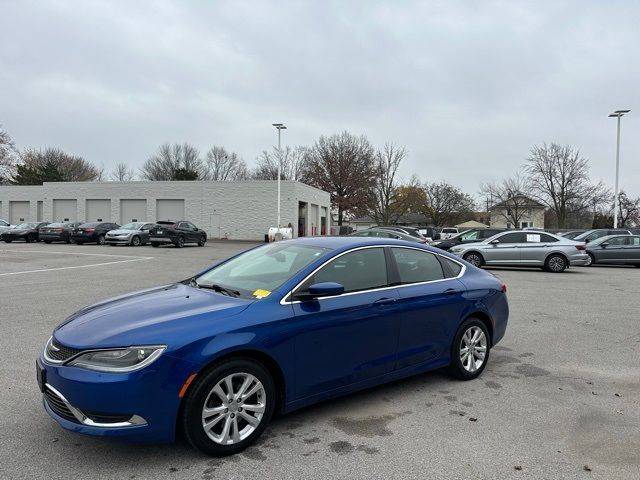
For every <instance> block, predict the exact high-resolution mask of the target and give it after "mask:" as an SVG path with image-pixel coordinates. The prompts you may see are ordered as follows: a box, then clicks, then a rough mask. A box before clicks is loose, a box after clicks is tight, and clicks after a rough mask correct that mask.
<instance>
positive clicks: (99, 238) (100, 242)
mask: <svg viewBox="0 0 640 480" xmlns="http://www.w3.org/2000/svg"><path fill="white" fill-rule="evenodd" d="M105 243H106V241H105V239H104V235H98V245H104V244H105Z"/></svg>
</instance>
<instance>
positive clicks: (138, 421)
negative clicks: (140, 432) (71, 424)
mask: <svg viewBox="0 0 640 480" xmlns="http://www.w3.org/2000/svg"><path fill="white" fill-rule="evenodd" d="M44 386H45V388H47V389H49V390H50V391H51V392H52V393H53V394H54V395H56V396H57V397H58V398H59V399H60V400H62V402H63V403H64V404H65V405H66V406H67V408H68V409H69V411H70V412H71V413H72V414H73V416H74V417H76V419H77V420H78V422H80V423H82V424H83V425H87V426H89V427H99V428H120V427H137V426H142V425H146V424H147V421H146V420H145V419H144V418H142V417H141V416H139V415H131V418H129V420H127V421H125V422H113V423H101V422H94V421H93V420H91V419H90V418H89V417H87V416H86V415H85V414H84V413H82V411H81V410H80V409H78V408H76V407H74V406H73V405H71V403H69V400H67V399H66V398H65V396H64V395H62V394H61V393H60V392H59V391H58V390H56V389H55V388H53V387H52V386H51V385H49V384H48V383H45V384H44ZM49 408H51V407H49ZM52 410H53V409H52Z"/></svg>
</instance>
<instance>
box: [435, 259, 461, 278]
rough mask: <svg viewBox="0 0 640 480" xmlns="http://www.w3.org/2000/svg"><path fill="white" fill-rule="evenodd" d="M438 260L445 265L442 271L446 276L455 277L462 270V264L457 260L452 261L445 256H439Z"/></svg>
mask: <svg viewBox="0 0 640 480" xmlns="http://www.w3.org/2000/svg"><path fill="white" fill-rule="evenodd" d="M440 261H441V262H442V263H443V264H445V265H446V267H445V272H444V273H445V275H446V277H447V278H455V277H457V276H458V275H460V272H461V271H462V265H460V264H459V263H458V262H454V261H453V260H451V259H449V258H447V257H440ZM447 269H448V270H449V271H448V272H447Z"/></svg>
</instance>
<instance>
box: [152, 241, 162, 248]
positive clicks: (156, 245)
mask: <svg viewBox="0 0 640 480" xmlns="http://www.w3.org/2000/svg"><path fill="white" fill-rule="evenodd" d="M151 246H152V247H153V248H158V247H159V246H160V244H159V243H158V242H151Z"/></svg>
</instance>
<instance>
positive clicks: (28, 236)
mask: <svg viewBox="0 0 640 480" xmlns="http://www.w3.org/2000/svg"><path fill="white" fill-rule="evenodd" d="M26 240H27V243H33V242H35V241H36V237H35V235H32V234H29V235H27V238H26Z"/></svg>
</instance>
